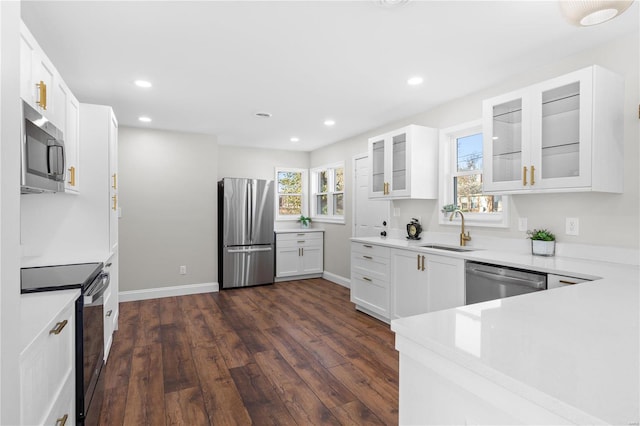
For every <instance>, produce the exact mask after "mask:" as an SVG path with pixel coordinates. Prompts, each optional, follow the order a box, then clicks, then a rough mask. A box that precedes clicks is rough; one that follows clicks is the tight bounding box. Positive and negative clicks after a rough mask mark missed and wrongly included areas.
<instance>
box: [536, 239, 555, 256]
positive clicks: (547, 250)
mask: <svg viewBox="0 0 640 426" xmlns="http://www.w3.org/2000/svg"><path fill="white" fill-rule="evenodd" d="M555 252H556V242H555V241H540V240H531V253H532V254H535V255H537V256H553V255H554V254H555Z"/></svg>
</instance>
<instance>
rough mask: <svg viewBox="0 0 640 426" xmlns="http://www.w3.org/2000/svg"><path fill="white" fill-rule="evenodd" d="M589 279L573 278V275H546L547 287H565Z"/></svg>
mask: <svg viewBox="0 0 640 426" xmlns="http://www.w3.org/2000/svg"><path fill="white" fill-rule="evenodd" d="M587 281H591V280H586V279H584V278H575V277H565V276H562V275H553V274H549V275H547V289H552V288H558V287H565V286H568V285H573V284H580V283H584V282H587Z"/></svg>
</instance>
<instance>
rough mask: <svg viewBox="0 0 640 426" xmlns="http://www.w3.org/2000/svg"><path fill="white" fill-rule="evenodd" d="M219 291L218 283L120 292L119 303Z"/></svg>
mask: <svg viewBox="0 0 640 426" xmlns="http://www.w3.org/2000/svg"><path fill="white" fill-rule="evenodd" d="M219 290H220V286H219V285H218V283H201V284H187V285H178V286H173V287H159V288H146V289H144V290H130V291H121V292H120V293H118V296H119V297H120V298H119V301H120V302H133V301H136V300H148V299H158V298H161V297H172V296H186V295H188V294H200V293H213V292H216V291H219Z"/></svg>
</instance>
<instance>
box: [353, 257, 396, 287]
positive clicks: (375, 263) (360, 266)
mask: <svg viewBox="0 0 640 426" xmlns="http://www.w3.org/2000/svg"><path fill="white" fill-rule="evenodd" d="M351 269H352V271H354V272H356V273H360V274H364V275H368V276H370V277H371V278H373V277H375V278H377V279H379V280H384V281H389V259H387V258H384V257H379V256H370V255H368V254H360V253H351Z"/></svg>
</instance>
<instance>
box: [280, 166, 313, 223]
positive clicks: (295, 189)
mask: <svg viewBox="0 0 640 426" xmlns="http://www.w3.org/2000/svg"><path fill="white" fill-rule="evenodd" d="M305 182H306V171H305V170H301V169H277V170H276V183H277V188H276V189H277V197H278V200H277V203H278V204H277V205H278V211H277V219H278V220H282V219H298V218H299V217H300V215H303V214H305V213H306V208H305V202H304V200H305V190H304V188H305V187H306V183H305Z"/></svg>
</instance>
